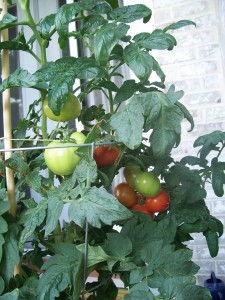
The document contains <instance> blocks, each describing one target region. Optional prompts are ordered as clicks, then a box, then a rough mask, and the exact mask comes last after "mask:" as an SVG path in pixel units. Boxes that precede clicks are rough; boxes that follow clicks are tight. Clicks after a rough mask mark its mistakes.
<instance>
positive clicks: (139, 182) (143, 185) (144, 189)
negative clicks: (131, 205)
mask: <svg viewBox="0 0 225 300" xmlns="http://www.w3.org/2000/svg"><path fill="white" fill-rule="evenodd" d="M134 186H135V188H136V190H137V191H138V192H139V193H140V194H142V195H144V196H146V197H153V196H155V195H157V194H158V193H159V191H160V187H161V185H160V180H159V178H158V177H156V176H155V174H154V173H153V172H141V173H139V174H137V176H136V179H135V182H134Z"/></svg>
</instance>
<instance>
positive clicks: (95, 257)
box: [77, 244, 113, 268]
mask: <svg viewBox="0 0 225 300" xmlns="http://www.w3.org/2000/svg"><path fill="white" fill-rule="evenodd" d="M77 249H78V250H79V251H80V252H82V253H83V254H84V252H85V245H84V244H80V245H79V246H77ZM87 251H88V256H87V268H91V267H93V266H95V265H97V264H99V263H101V262H106V261H110V260H113V258H112V257H111V256H109V255H107V254H106V253H105V251H104V250H103V248H102V247H101V246H89V245H88V249H87Z"/></svg>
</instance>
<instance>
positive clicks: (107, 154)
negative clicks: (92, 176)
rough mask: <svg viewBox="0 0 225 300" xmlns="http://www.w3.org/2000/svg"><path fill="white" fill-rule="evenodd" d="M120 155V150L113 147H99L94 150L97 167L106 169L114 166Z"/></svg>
mask: <svg viewBox="0 0 225 300" xmlns="http://www.w3.org/2000/svg"><path fill="white" fill-rule="evenodd" d="M119 155H120V150H119V149H118V148H116V147H113V146H110V145H108V146H99V147H97V148H95V150H94V155H93V156H94V159H95V161H96V163H97V166H98V167H100V168H105V167H107V166H108V165H110V164H114V163H115V161H116V160H117V158H118V157H119Z"/></svg>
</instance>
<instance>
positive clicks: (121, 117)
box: [110, 101, 144, 149]
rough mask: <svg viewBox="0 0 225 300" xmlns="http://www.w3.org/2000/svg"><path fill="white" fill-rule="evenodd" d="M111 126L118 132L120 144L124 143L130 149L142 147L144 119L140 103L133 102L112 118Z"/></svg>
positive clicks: (117, 138) (117, 136)
mask: <svg viewBox="0 0 225 300" xmlns="http://www.w3.org/2000/svg"><path fill="white" fill-rule="evenodd" d="M137 120H138V122H137ZM110 124H111V126H112V128H113V129H115V130H116V140H117V141H118V142H123V143H124V144H125V145H126V146H127V147H128V148H130V149H135V148H137V147H138V146H140V144H141V141H142V128H143V124H144V117H143V113H142V106H141V104H140V103H139V102H137V101H131V102H130V103H129V104H128V105H126V107H125V108H124V109H123V110H121V111H119V112H118V113H115V114H114V115H113V116H112V117H111V118H110Z"/></svg>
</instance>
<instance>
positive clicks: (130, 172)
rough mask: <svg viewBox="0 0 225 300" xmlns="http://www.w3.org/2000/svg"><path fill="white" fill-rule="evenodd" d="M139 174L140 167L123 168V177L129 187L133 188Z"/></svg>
mask: <svg viewBox="0 0 225 300" xmlns="http://www.w3.org/2000/svg"><path fill="white" fill-rule="evenodd" d="M141 172H142V171H141V169H140V167H139V166H136V165H128V166H126V167H125V168H124V171H123V175H124V177H125V179H126V182H127V183H128V184H129V186H130V187H132V188H134V182H135V179H136V177H137V175H138V174H140V173H141Z"/></svg>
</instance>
